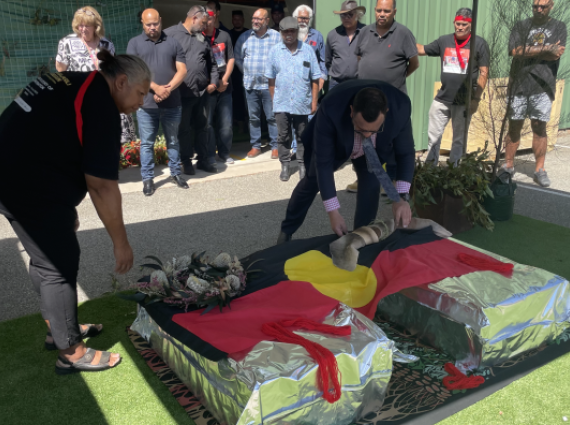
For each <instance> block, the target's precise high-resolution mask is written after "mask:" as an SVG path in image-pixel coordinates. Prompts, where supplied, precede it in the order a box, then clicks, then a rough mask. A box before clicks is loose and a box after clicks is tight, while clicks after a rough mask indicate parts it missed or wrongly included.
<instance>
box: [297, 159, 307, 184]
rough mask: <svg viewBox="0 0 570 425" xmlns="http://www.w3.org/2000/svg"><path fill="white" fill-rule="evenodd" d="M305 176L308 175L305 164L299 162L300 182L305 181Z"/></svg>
mask: <svg viewBox="0 0 570 425" xmlns="http://www.w3.org/2000/svg"><path fill="white" fill-rule="evenodd" d="M305 174H307V170H306V168H305V164H303V163H302V162H299V180H303V179H304V178H305Z"/></svg>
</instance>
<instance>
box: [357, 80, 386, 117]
mask: <svg viewBox="0 0 570 425" xmlns="http://www.w3.org/2000/svg"><path fill="white" fill-rule="evenodd" d="M386 112H388V99H386V95H385V94H384V92H382V90H379V89H376V88H374V87H367V88H365V89H362V90H360V91H359V92H358V93H357V94H356V96H355V97H354V100H353V102H352V113H353V115H356V114H358V113H360V114H362V118H364V121H366V122H374V121H376V120H377V119H378V117H379V116H380V114H386Z"/></svg>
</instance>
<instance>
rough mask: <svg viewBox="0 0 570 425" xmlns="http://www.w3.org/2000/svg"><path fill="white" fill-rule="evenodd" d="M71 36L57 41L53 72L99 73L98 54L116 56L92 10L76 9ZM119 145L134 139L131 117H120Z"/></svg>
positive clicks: (102, 26) (95, 12)
mask: <svg viewBox="0 0 570 425" xmlns="http://www.w3.org/2000/svg"><path fill="white" fill-rule="evenodd" d="M71 28H72V29H73V33H71V34H69V35H67V36H65V37H63V38H62V39H61V40H59V45H58V47H57V56H56V57H55V68H56V69H57V70H58V71H59V72H63V71H73V72H88V71H94V70H97V69H99V60H98V59H97V53H99V52H100V51H101V50H107V51H109V53H111V54H112V55H114V54H115V45H114V44H113V43H112V42H111V41H110V40H108V39H106V38H105V27H104V25H103V18H101V15H99V12H97V10H96V9H95V8H93V7H91V6H84V7H82V8H81V9H78V10H77V11H76V12H75V15H73V20H72V21H71ZM121 128H122V131H121V143H127V142H130V141H132V140H134V139H135V137H136V135H135V125H134V123H133V119H132V117H131V115H130V114H122V115H121Z"/></svg>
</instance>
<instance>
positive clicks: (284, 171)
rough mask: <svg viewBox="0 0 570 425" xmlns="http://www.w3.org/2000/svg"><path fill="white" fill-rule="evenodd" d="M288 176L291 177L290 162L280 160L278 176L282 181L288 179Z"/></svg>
mask: <svg viewBox="0 0 570 425" xmlns="http://www.w3.org/2000/svg"><path fill="white" fill-rule="evenodd" d="M289 177H291V163H290V162H282V163H281V174H279V178H280V179H281V181H282V182H286V181H289Z"/></svg>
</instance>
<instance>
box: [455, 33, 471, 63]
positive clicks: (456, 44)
mask: <svg viewBox="0 0 570 425" xmlns="http://www.w3.org/2000/svg"><path fill="white" fill-rule="evenodd" d="M453 39H454V40H455V52H456V53H457V59H458V60H459V65H460V66H461V69H465V66H466V65H465V60H464V59H463V56H461V49H463V48H464V47H465V46H466V45H467V43H469V40H471V34H469V37H467V40H465V41H464V42H463V43H461V44H459V42H458V41H457V37H456V36H455V34H453Z"/></svg>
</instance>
